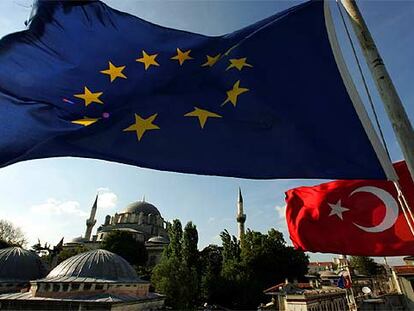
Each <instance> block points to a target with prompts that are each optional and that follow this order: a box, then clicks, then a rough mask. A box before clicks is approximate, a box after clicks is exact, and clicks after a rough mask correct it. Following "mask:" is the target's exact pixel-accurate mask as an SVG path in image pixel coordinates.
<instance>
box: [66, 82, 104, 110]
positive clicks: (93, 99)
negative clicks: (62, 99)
mask: <svg viewBox="0 0 414 311" xmlns="http://www.w3.org/2000/svg"><path fill="white" fill-rule="evenodd" d="M102 94H103V93H102V92H96V93H92V92H91V91H90V90H89V89H88V88H87V87H86V86H85V88H84V91H83V94H75V95H73V96H75V97H77V98H82V99H83V100H84V101H85V106H88V105H89V104H91V103H97V104H103V102H102V101H101V100H100V99H99V96H101V95H102Z"/></svg>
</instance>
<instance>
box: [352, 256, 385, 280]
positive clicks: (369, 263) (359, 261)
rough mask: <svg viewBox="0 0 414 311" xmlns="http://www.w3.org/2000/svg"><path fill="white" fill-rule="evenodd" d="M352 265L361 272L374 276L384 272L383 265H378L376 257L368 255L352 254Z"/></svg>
mask: <svg viewBox="0 0 414 311" xmlns="http://www.w3.org/2000/svg"><path fill="white" fill-rule="evenodd" d="M350 265H351V267H352V268H353V269H354V270H356V271H357V272H358V273H359V274H362V275H367V276H374V275H378V274H380V273H381V272H382V270H381V266H380V265H378V264H377V263H376V262H375V261H374V259H372V258H371V257H366V256H351V259H350Z"/></svg>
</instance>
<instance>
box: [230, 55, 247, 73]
mask: <svg viewBox="0 0 414 311" xmlns="http://www.w3.org/2000/svg"><path fill="white" fill-rule="evenodd" d="M246 60H247V57H243V58H232V59H230V65H229V66H228V67H227V68H226V70H229V69H231V68H237V69H238V70H239V71H241V70H242V69H243V67H253V66H252V65H250V64H248V63H246Z"/></svg>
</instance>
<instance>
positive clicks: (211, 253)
mask: <svg viewBox="0 0 414 311" xmlns="http://www.w3.org/2000/svg"><path fill="white" fill-rule="evenodd" d="M222 252H223V248H222V247H219V246H217V245H212V244H210V245H209V246H207V247H205V248H204V249H203V250H202V251H201V252H200V268H201V269H200V275H201V280H200V291H201V292H200V298H201V300H202V301H204V302H212V301H217V300H219V298H220V296H221V295H222V292H221V285H222V278H221V276H220V273H221V270H222V263H223V255H222Z"/></svg>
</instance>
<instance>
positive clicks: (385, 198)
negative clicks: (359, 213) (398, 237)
mask: <svg viewBox="0 0 414 311" xmlns="http://www.w3.org/2000/svg"><path fill="white" fill-rule="evenodd" d="M358 192H368V193H372V194H373V195H375V196H376V197H378V198H379V199H380V200H381V201H382V202H383V203H384V205H385V216H384V219H383V220H382V222H381V223H380V224H378V225H377V226H375V227H364V226H361V225H358V224H357V223H354V225H355V226H357V227H358V228H359V229H361V230H364V231H366V232H371V233H377V232H383V231H385V230H387V229H389V228H391V227H392V226H394V224H395V222H396V221H397V218H398V203H397V201H395V199H394V198H393V196H392V195H391V194H390V193H389V192H387V191H385V190H384V189H380V188H377V187H371V186H366V187H360V188H357V189H355V190H354V191H353V192H352V193H351V194H350V195H349V196H350V197H351V196H352V195H353V194H355V193H358Z"/></svg>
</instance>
